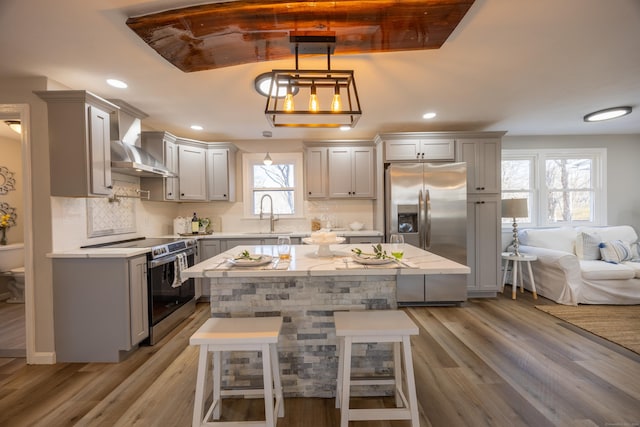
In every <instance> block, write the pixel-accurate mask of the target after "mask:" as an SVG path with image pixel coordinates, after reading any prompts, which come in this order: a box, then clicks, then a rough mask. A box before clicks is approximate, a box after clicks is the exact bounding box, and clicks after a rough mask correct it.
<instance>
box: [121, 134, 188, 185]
mask: <svg viewBox="0 0 640 427" xmlns="http://www.w3.org/2000/svg"><path fill="white" fill-rule="evenodd" d="M111 171H112V172H119V173H122V174H125V175H135V176H142V177H148V178H153V177H156V178H159V177H167V178H173V177H175V176H176V174H174V173H173V172H171V171H170V170H169V169H168V168H167V167H166V166H165V165H164V164H162V162H160V161H159V160H158V159H156V158H155V157H153V156H152V155H151V154H149V153H147V152H146V151H144V150H143V149H142V148H140V147H138V146H135V145H132V144H127V143H126V142H122V141H111Z"/></svg>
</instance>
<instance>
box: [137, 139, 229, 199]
mask: <svg viewBox="0 0 640 427" xmlns="http://www.w3.org/2000/svg"><path fill="white" fill-rule="evenodd" d="M142 146H143V147H144V148H145V149H146V150H147V151H148V152H149V153H150V154H151V155H153V156H154V157H156V158H157V159H158V160H161V161H162V162H163V163H164V164H165V166H167V168H168V169H169V170H170V171H172V172H174V173H175V174H176V175H177V177H176V178H142V180H141V181H140V185H141V186H142V187H143V188H144V189H145V190H149V191H150V192H151V193H150V198H151V200H159V201H175V202H180V201H187V200H188V201H209V200H224V201H230V202H233V201H235V152H236V147H235V146H234V145H232V144H228V143H209V142H201V141H195V140H186V139H183V138H177V137H175V136H174V135H172V134H170V133H168V132H142Z"/></svg>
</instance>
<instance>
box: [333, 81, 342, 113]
mask: <svg viewBox="0 0 640 427" xmlns="http://www.w3.org/2000/svg"><path fill="white" fill-rule="evenodd" d="M331 111H333V112H334V113H339V112H340V111H342V99H341V98H340V87H339V86H338V84H337V83H336V88H335V90H334V91H333V99H332V100H331Z"/></svg>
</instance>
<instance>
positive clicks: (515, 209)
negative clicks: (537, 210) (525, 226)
mask: <svg viewBox="0 0 640 427" xmlns="http://www.w3.org/2000/svg"><path fill="white" fill-rule="evenodd" d="M528 216H529V208H528V206H527V199H504V200H502V217H503V218H526V217H528Z"/></svg>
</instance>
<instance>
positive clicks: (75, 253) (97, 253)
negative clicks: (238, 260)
mask: <svg viewBox="0 0 640 427" xmlns="http://www.w3.org/2000/svg"><path fill="white" fill-rule="evenodd" d="M335 233H336V234H337V235H338V236H382V235H383V234H382V233H381V232H379V231H376V230H360V231H351V230H335ZM279 235H288V236H291V237H308V236H310V235H311V231H300V232H298V231H294V232H287V231H281V232H276V233H262V232H228V231H227V232H220V233H212V234H196V235H188V236H179V235H177V234H170V235H165V236H158V237H168V238H174V239H181V238H182V239H196V240H202V239H268V238H273V239H275V238H277V237H278V236H279ZM149 249H150V248H109V247H104V246H103V247H99V248H84V249H83V248H77V249H70V250H65V251H58V252H51V253H49V254H47V257H49V258H130V257H134V256H138V255H143V254H146V253H147V252H149Z"/></svg>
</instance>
